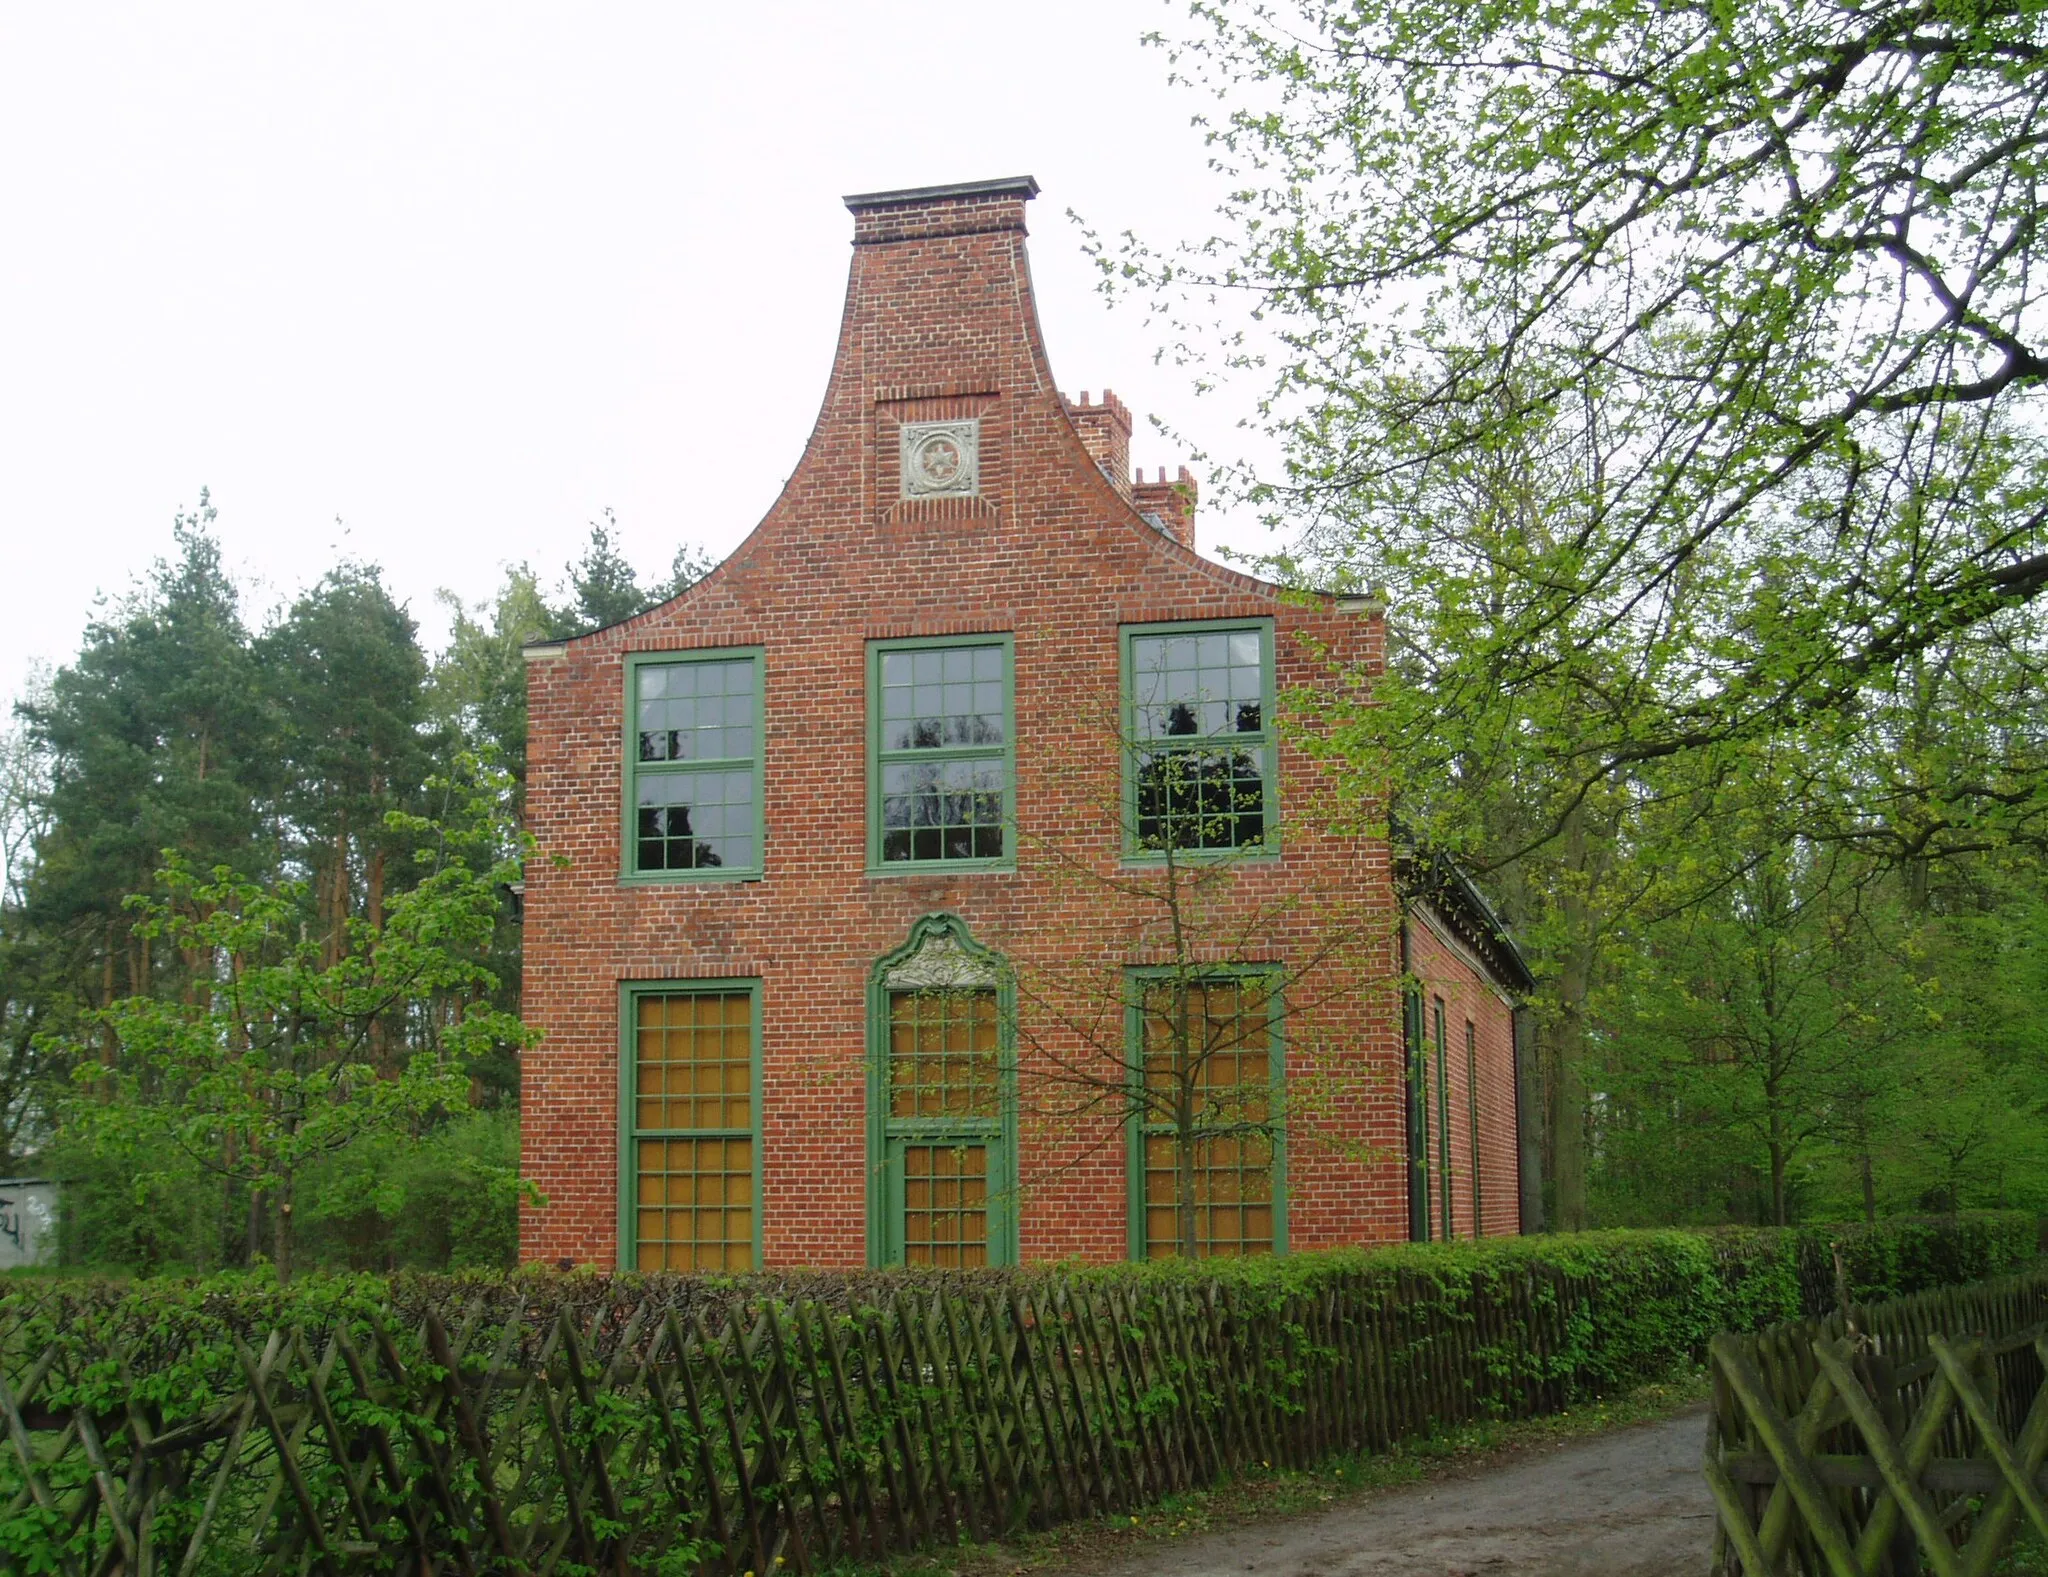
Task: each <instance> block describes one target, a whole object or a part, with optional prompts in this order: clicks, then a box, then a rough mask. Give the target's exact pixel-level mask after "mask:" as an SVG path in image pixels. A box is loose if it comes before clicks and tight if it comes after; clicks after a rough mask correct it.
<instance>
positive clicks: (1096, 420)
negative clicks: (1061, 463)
mask: <svg viewBox="0 0 2048 1577" xmlns="http://www.w3.org/2000/svg"><path fill="white" fill-rule="evenodd" d="M1061 398H1062V400H1063V401H1064V403H1065V405H1066V407H1067V416H1068V418H1069V419H1070V420H1071V421H1072V422H1073V424H1074V430H1075V431H1076V432H1078V433H1079V434H1080V435H1081V442H1082V443H1084V444H1086V445H1087V446H1088V454H1089V456H1090V458H1092V459H1093V460H1094V461H1095V463H1096V464H1097V465H1098V466H1100V467H1101V468H1102V474H1103V475H1104V476H1106V477H1108V478H1109V485H1110V486H1111V487H1113V488H1115V489H1116V490H1117V492H1118V493H1120V494H1121V495H1123V498H1124V500H1125V502H1126V503H1128V502H1129V501H1130V497H1131V413H1130V411H1129V410H1128V409H1126V407H1125V405H1124V402H1123V401H1122V400H1119V399H1118V398H1117V397H1116V396H1115V395H1114V394H1113V393H1111V392H1110V391H1109V390H1108V389H1104V390H1103V391H1102V403H1101V404H1100V405H1090V404H1089V403H1088V391H1087V390H1086V389H1083V390H1082V391H1081V398H1080V400H1079V401H1078V402H1076V401H1073V400H1067V399H1065V396H1062V397H1061Z"/></svg>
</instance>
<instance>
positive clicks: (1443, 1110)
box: [1431, 997, 1458, 1243]
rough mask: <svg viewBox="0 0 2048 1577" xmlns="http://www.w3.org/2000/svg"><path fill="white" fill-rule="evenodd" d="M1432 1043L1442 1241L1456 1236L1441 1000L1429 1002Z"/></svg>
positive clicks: (1449, 1091) (1448, 1076)
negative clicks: (1441, 1198) (1441, 1190)
mask: <svg viewBox="0 0 2048 1577" xmlns="http://www.w3.org/2000/svg"><path fill="white" fill-rule="evenodd" d="M1432 1008H1433V1022H1432V1024H1431V1031H1432V1042H1433V1044H1434V1046H1435V1049H1436V1162H1437V1173H1438V1177H1439V1180H1440V1181H1441V1182H1442V1184H1443V1214H1442V1216H1441V1217H1439V1218H1438V1221H1437V1225H1439V1226H1440V1227H1442V1228H1443V1231H1442V1232H1441V1233H1440V1234H1439V1235H1440V1236H1441V1237H1442V1238H1443V1240H1444V1241H1445V1242H1447V1243H1448V1242H1449V1241H1450V1240H1451V1239H1452V1238H1454V1237H1456V1236H1457V1235H1458V1232H1457V1220H1456V1218H1455V1217H1454V1216H1453V1215H1452V1214H1451V1072H1450V1065H1449V1059H1448V1055H1447V1053H1446V1051H1445V1048H1444V999H1443V998H1442V997H1435V998H1433V999H1432Z"/></svg>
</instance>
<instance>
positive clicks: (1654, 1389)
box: [848, 1371, 2048, 1577]
mask: <svg viewBox="0 0 2048 1577" xmlns="http://www.w3.org/2000/svg"><path fill="white" fill-rule="evenodd" d="M1706 1394H1707V1378H1706V1374H1705V1371H1698V1372H1689V1373H1684V1374H1679V1375H1675V1376H1673V1377H1672V1378H1671V1379H1669V1380H1666V1381H1664V1382H1662V1383H1660V1384H1656V1385H1645V1386H1641V1387H1638V1388H1637V1389H1636V1390H1633V1391H1630V1392H1628V1393H1627V1394H1626V1395H1623V1396H1614V1397H1606V1398H1602V1399H1599V1400H1596V1401H1593V1402H1588V1403H1586V1404H1585V1405H1583V1406H1580V1407H1575V1408H1573V1409H1571V1411H1569V1412H1564V1413H1554V1414H1552V1415H1551V1416H1549V1417H1547V1418H1529V1419H1522V1420H1518V1421H1516V1422H1513V1423H1480V1424H1468V1425H1465V1426H1463V1427H1460V1428H1457V1429H1450V1430H1446V1431H1444V1432H1443V1433H1441V1434H1436V1435H1431V1436H1430V1437H1428V1438H1427V1439H1424V1440H1413V1441H1407V1442H1404V1443H1402V1444H1400V1445H1397V1446H1395V1447H1394V1448H1393V1449H1392V1450H1390V1451H1385V1452H1378V1453H1370V1452H1357V1453H1352V1454H1350V1455H1346V1456H1341V1457H1333V1458H1331V1459H1330V1460H1329V1461H1327V1462H1325V1463H1323V1464H1321V1465H1320V1466H1318V1467H1313V1468H1305V1469H1301V1470H1298V1471H1296V1470H1284V1469H1283V1470H1279V1471H1273V1472H1256V1473H1252V1474H1247V1475H1246V1476H1245V1477H1242V1478H1237V1479H1231V1480H1228V1481H1226V1482H1224V1483H1222V1484H1219V1485H1217V1486H1215V1487H1214V1488H1212V1489H1203V1490H1194V1491H1191V1492H1190V1493H1188V1494H1185V1495H1174V1496H1170V1497H1168V1498H1167V1499H1165V1500H1162V1501H1159V1502H1157V1503H1156V1504H1154V1505H1152V1506H1148V1507H1146V1508H1144V1509H1143V1510H1141V1511H1139V1512H1138V1513H1137V1514H1136V1515H1134V1516H1104V1517H1094V1518H1090V1519H1089V1520H1087V1521H1084V1522H1072V1523H1065V1524H1062V1525H1061V1526H1059V1527H1056V1528H1049V1529H1047V1530H1046V1531H1044V1532H1042V1533H1031V1534H1026V1535H1024V1536H1023V1537H1021V1538H1019V1539H1016V1540H1014V1541H1012V1542H1008V1543H1000V1544H961V1545H957V1546H955V1547H953V1548H951V1549H945V1550H938V1551H925V1552H923V1553H921V1554H916V1555H901V1556H897V1557H895V1558H893V1559H892V1560H889V1561H887V1562H884V1563H883V1564H881V1565H868V1566H859V1567H854V1568H850V1569H849V1572H848V1577H1020V1574H1028V1573H1031V1572H1038V1571H1044V1570H1046V1569H1048V1568H1058V1567H1071V1568H1074V1569H1076V1570H1091V1569H1094V1568H1097V1567H1100V1566H1104V1565H1107V1564H1109V1563H1110V1562H1112V1561H1114V1560H1116V1559H1118V1558H1120V1557H1124V1556H1128V1555H1135V1554H1138V1553H1140V1552H1141V1551H1143V1550H1144V1549H1146V1548H1150V1547H1155V1546H1158V1545H1164V1544H1171V1543H1173V1542H1175V1541H1177V1540H1181V1539H1189V1538H1195V1537H1198V1536H1200V1535H1202V1534H1205V1533H1218V1532H1221V1531H1223V1530H1224V1529H1226V1528H1235V1527H1239V1526H1242V1525H1243V1524H1245V1523H1249V1522H1263V1521H1268V1520H1270V1519H1273V1518H1276V1517H1291V1516H1299V1515H1302V1514H1303V1513H1307V1512H1316V1511H1321V1510H1323V1509H1325V1508H1326V1507H1329V1506H1333V1505H1336V1504H1338V1503H1339V1502H1342V1501H1347V1500H1351V1499H1354V1498H1356V1497H1358V1496H1361V1495H1367V1494H1372V1493H1374V1492H1376V1491H1379V1490H1386V1489H1396V1488H1399V1487H1400V1486H1401V1485H1404V1484H1415V1483H1420V1482H1422V1481H1423V1480H1425V1479H1435V1478H1444V1477H1447V1476H1449V1475H1451V1474H1454V1473H1459V1472H1465V1471H1470V1470H1472V1469H1474V1468H1480V1467H1485V1466H1487V1465H1489V1463H1490V1462H1492V1461H1493V1460H1494V1459H1496V1458H1499V1457H1503V1456H1506V1455H1509V1454H1511V1453H1514V1452H1519V1451H1526V1450H1530V1449H1532V1448H1536V1447H1540V1446H1546V1445H1556V1444H1561V1443H1563V1442H1565V1441H1568V1440H1578V1439H1582V1438H1584V1437H1585V1436H1587V1435H1597V1434H1602V1433H1604V1432H1605V1431H1607V1430H1610V1429H1619V1428H1622V1427H1624V1426H1626V1425H1629V1424H1641V1423H1648V1422H1650V1421H1652V1420H1655V1419H1660V1418H1665V1417H1668V1416H1669V1415H1670V1414H1672V1413H1674V1412H1677V1411H1678V1410H1679V1409H1681V1408H1684V1407H1688V1406H1690V1405H1692V1404H1693V1403H1694V1402H1698V1401H1701V1400H1704V1399H1705V1397H1706ZM2034 1570H2035V1568H2032V1567H2016V1568H2014V1572H2015V1574H2016V1577H2032V1574H2033V1572H2034ZM2040 1570H2041V1571H2042V1572H2043V1573H2048V1567H2043V1568H2040Z"/></svg>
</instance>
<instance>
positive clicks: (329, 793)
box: [255, 564, 445, 951]
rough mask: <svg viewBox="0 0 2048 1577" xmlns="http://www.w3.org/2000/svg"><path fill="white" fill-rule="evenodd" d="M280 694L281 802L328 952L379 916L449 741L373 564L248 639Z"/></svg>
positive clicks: (419, 657) (345, 574)
mask: <svg viewBox="0 0 2048 1577" xmlns="http://www.w3.org/2000/svg"><path fill="white" fill-rule="evenodd" d="M255 660H256V662H257V664H258V666H259V667H260V668H261V670H262V671H263V673H264V675H265V677H266V679H267V681H268V688H269V689H270V691H271V693H272V694H273V695H274V696H275V698H276V705H277V709H278V718H277V725H276V737H277V741H278V769H279V793H278V801H277V803H278V809H279V811H280V812H281V813H282V818H283V820H284V822H285V824H286V826H287V828H288V829H289V835H290V837H291V840H292V845H293V847H292V854H293V856H294V857H295V858H296V859H297V860H298V861H299V862H300V863H301V864H302V866H303V868H304V869H305V870H306V871H307V872H308V873H309V877H310V886H311V889H312V895H313V898H314V905H315V911H314V919H315V924H316V925H318V926H319V927H320V928H321V931H322V934H323V936H324V938H325V940H326V945H327V946H328V947H329V949H330V951H338V950H340V949H341V948H342V947H343V946H344V945H345V943H346V937H347V924H346V922H347V921H348V919H349V918H350V917H351V916H353V915H355V914H357V913H360V914H361V915H362V917H363V918H364V919H365V921H366V922H367V924H368V926H369V929H370V931H371V932H373V933H374V932H375V931H377V930H379V929H380V928H381V926H382V922H383V912H384V905H385V901H386V896H387V891H388V888H389V886H390V874H389V866H390V863H391V859H392V857H393V855H394V853H395V852H396V850H395V847H394V845H395V840H396V838H397V836H398V835H397V834H396V833H395V831H394V829H393V828H392V826H391V825H390V824H389V823H388V821H387V818H388V816H389V814H390V812H392V811H394V810H405V811H417V810H418V809H419V808H420V806H421V803H422V797H423V794H424V792H425V790H424V785H425V780H426V778H427V776H428V775H429V773H431V772H432V771H433V770H434V767H435V764H436V760H437V757H444V756H445V742H444V741H442V740H440V739H437V738H436V737H434V735H433V733H432V731H431V728H430V725H429V722H428V718H427V707H426V680H427V662H426V657H425V654H423V653H422V652H421V650H420V647H419V641H418V639H417V632H416V630H415V627H414V624H413V621H412V618H411V616H410V615H408V614H407V613H406V612H405V610H404V609H402V608H400V607H399V606H398V605H397V603H395V602H394V601H393V600H392V598H391V595H390V593H389V592H388V591H386V590H385V588H384V584H383V580H382V578H381V576H380V575H379V574H378V572H377V571H376V570H375V569H373V568H368V567H365V566H362V565H355V564H347V565H343V566H341V567H340V568H338V569H335V570H331V571H329V573H328V574H327V575H326V576H325V577H323V578H322V579H321V581H320V582H319V583H318V584H317V585H316V586H314V587H313V588H312V589H311V590H310V591H308V592H306V593H305V594H304V595H303V596H301V597H299V598H298V599H296V600H295V601H294V602H293V604H292V606H291V608H290V610H289V611H288V612H287V613H286V614H285V617H284V618H283V620H282V621H281V622H280V623H279V624H278V625H277V627H276V628H275V629H272V630H270V631H268V632H266V633H265V634H264V636H263V637H262V638H261V640H259V641H258V642H257V643H256V652H255Z"/></svg>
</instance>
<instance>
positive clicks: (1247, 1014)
mask: <svg viewBox="0 0 2048 1577" xmlns="http://www.w3.org/2000/svg"><path fill="white" fill-rule="evenodd" d="M1136 995H1137V1002H1136V1005H1135V1007H1134V1008H1133V1010H1132V1024H1131V1034H1132V1037H1133V1039H1134V1041H1135V1042H1136V1044H1135V1045H1134V1046H1133V1047H1132V1051H1131V1059H1130V1060H1131V1064H1132V1071H1133V1074H1134V1075H1136V1074H1138V1073H1139V1072H1140V1070H1142V1077H1143V1087H1142V1089H1138V1090H1134V1091H1133V1098H1134V1105H1135V1106H1136V1108H1137V1109H1136V1111H1135V1113H1134V1115H1133V1120H1132V1125H1131V1126H1132V1157H1131V1165H1132V1180H1133V1186H1132V1190H1131V1192H1132V1196H1133V1197H1132V1200H1131V1206H1132V1209H1131V1253H1132V1256H1133V1257H1134V1258H1138V1259H1167V1258H1172V1257H1174V1256H1177V1255H1185V1254H1187V1253H1188V1252H1189V1251H1190V1248H1191V1249H1192V1253H1193V1255H1194V1257H1196V1258H1199V1259H1207V1258H1210V1257H1212V1256H1235V1255H1242V1254H1270V1253H1272V1252H1274V1251H1275V1250H1276V1249H1279V1248H1283V1247H1285V1245H1286V1199H1285V1190H1284V1188H1283V1187H1282V1185H1281V1179H1280V1172H1281V1166H1280V1162H1281V1152H1282V1147H1283V1146H1282V1139H1283V1120H1282V1116H1281V1111H1280V1101H1279V1099H1278V1095H1279V1089H1280V1048H1279V1044H1278V1039H1279V1037H1278V1035H1277V1033H1276V1027H1277V1026H1276V1020H1277V1017H1278V1011H1277V1010H1278V1002H1277V1001H1276V999H1275V996H1274V992H1273V989H1272V984H1271V982H1270V981H1269V980H1268V979H1267V978H1265V977H1263V976H1231V977H1221V978H1217V979H1212V980H1194V981H1189V980H1185V979H1175V978H1171V977H1160V976H1156V975H1155V976H1145V975H1140V976H1139V977H1138V980H1137V992H1136ZM1177 1114H1178V1115H1177Z"/></svg>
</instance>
